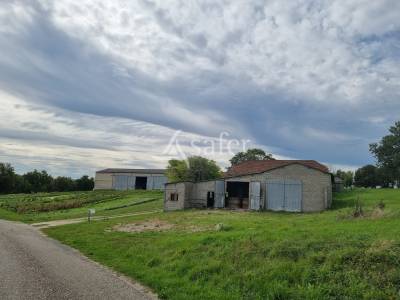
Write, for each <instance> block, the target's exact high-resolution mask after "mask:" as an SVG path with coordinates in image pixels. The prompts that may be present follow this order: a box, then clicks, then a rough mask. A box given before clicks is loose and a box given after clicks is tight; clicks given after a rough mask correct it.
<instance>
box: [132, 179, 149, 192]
mask: <svg viewBox="0 0 400 300" xmlns="http://www.w3.org/2000/svg"><path fill="white" fill-rule="evenodd" d="M135 189H136V190H145V189H147V177H136V183H135Z"/></svg>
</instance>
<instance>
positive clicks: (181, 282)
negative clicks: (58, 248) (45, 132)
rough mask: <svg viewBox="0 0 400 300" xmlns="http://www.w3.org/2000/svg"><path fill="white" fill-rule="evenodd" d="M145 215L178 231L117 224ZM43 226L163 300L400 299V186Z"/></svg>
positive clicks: (145, 218) (133, 221)
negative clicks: (305, 209)
mask: <svg viewBox="0 0 400 300" xmlns="http://www.w3.org/2000/svg"><path fill="white" fill-rule="evenodd" d="M357 198H359V199H360V201H361V202H362V203H363V210H364V217H362V218H354V217H352V211H353V206H354V202H355V200H356V199H357ZM381 201H383V203H384V206H385V207H384V209H383V210H382V209H377V208H376V206H377V204H378V203H379V202H381ZM160 205H161V202H160ZM144 220H153V221H154V220H161V221H164V222H165V223H167V222H168V223H170V224H174V225H175V227H173V228H172V229H169V230H166V231H162V232H157V231H145V232H136V233H133V232H119V231H115V230H114V229H115V226H116V225H118V224H122V225H123V224H135V223H136V224H139V223H140V222H141V221H144ZM219 223H222V224H223V226H219V228H221V227H222V230H216V224H219ZM45 232H46V233H47V234H48V235H50V236H51V237H53V238H56V239H58V240H60V241H62V242H63V243H66V244H68V245H71V246H72V247H75V248H77V249H79V250H80V251H82V252H83V253H84V254H85V255H87V256H89V257H91V258H92V259H94V260H96V261H98V262H101V263H103V264H105V265H107V266H110V267H112V268H113V269H115V270H117V271H120V272H122V273H124V274H126V275H128V276H131V277H133V278H135V279H137V280H139V281H140V282H142V283H144V284H146V285H148V286H149V287H151V288H153V289H154V291H155V292H157V293H158V294H159V295H160V297H162V298H165V299H400V294H399V292H400V191H398V190H356V191H351V192H344V193H342V194H339V195H336V197H335V201H334V208H333V209H331V210H329V211H326V212H323V213H313V214H289V213H272V212H235V211H206V210H204V211H201V210H191V211H184V212H182V211H180V212H172V213H157V214H154V215H143V216H136V217H127V218H119V219H110V220H105V221H97V222H93V223H91V224H88V223H82V224H73V225H67V226H62V227H57V228H49V229H46V230H45Z"/></svg>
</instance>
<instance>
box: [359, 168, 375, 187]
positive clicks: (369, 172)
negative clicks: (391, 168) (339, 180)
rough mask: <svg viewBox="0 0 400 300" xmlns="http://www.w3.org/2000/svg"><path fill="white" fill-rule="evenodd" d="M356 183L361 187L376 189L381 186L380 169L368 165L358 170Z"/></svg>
mask: <svg viewBox="0 0 400 300" xmlns="http://www.w3.org/2000/svg"><path fill="white" fill-rule="evenodd" d="M354 183H355V185H356V186H359V187H375V186H377V185H380V184H381V182H380V180H379V177H378V168H377V167H375V166H373V165H366V166H364V167H362V168H360V169H358V170H357V171H356V173H355V176H354Z"/></svg>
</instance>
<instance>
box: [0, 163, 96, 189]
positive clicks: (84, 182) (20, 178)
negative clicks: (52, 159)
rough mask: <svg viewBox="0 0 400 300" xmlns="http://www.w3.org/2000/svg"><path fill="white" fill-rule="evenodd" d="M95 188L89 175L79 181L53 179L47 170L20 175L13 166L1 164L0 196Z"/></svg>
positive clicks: (60, 177)
mask: <svg viewBox="0 0 400 300" xmlns="http://www.w3.org/2000/svg"><path fill="white" fill-rule="evenodd" d="M93 188H94V179H93V178H91V177H89V176H87V175H84V176H82V177H81V178H79V179H72V178H71V177H64V176H58V177H55V178H53V177H52V176H51V175H50V174H48V173H47V172H46V171H45V170H43V171H38V170H33V171H31V172H27V173H25V174H23V175H19V174H17V173H15V170H14V168H13V167H12V166H11V164H9V163H0V194H10V193H15V194H17V193H38V192H70V191H90V190H93Z"/></svg>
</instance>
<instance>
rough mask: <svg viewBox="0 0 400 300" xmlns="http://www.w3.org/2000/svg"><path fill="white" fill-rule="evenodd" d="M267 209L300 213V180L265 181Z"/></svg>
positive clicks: (301, 189) (301, 187) (301, 188)
mask: <svg viewBox="0 0 400 300" xmlns="http://www.w3.org/2000/svg"><path fill="white" fill-rule="evenodd" d="M266 188H267V199H266V201H267V206H266V207H267V209H270V210H276V211H279V210H283V211H291V212H300V211H301V203H302V191H303V186H302V183H301V181H300V180H289V179H286V180H269V181H267V186H266Z"/></svg>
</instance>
